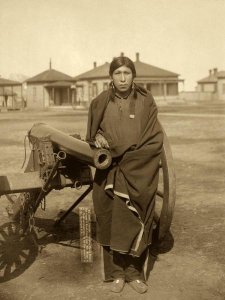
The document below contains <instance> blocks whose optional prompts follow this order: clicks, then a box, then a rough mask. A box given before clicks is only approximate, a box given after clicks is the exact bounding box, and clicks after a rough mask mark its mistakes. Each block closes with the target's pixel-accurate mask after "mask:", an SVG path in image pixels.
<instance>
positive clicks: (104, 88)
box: [103, 82, 108, 91]
mask: <svg viewBox="0 0 225 300" xmlns="http://www.w3.org/2000/svg"><path fill="white" fill-rule="evenodd" d="M107 90H108V82H103V91H107Z"/></svg>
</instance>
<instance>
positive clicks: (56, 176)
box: [0, 123, 176, 240]
mask: <svg viewBox="0 0 225 300" xmlns="http://www.w3.org/2000/svg"><path fill="white" fill-rule="evenodd" d="M28 139H29V142H30V145H31V151H30V156H29V159H28V162H27V165H26V168H25V170H24V173H20V174H6V175H0V196H2V195H5V196H6V197H7V198H8V200H9V202H10V206H9V207H8V208H7V211H8V214H9V216H10V219H11V220H12V221H13V222H14V223H16V224H19V230H20V234H21V235H25V234H26V233H27V232H29V231H31V229H32V227H33V225H34V215H35V212H36V211H37V209H38V207H39V206H40V205H42V203H43V200H44V199H45V197H46V196H47V195H48V194H49V193H50V192H51V191H52V190H53V189H55V190H60V189H64V188H67V187H70V188H76V189H79V188H80V187H82V186H87V189H86V190H85V191H84V192H83V193H82V194H81V195H80V196H79V197H78V199H76V200H75V202H74V203H73V204H72V205H71V206H70V207H69V208H68V209H67V210H66V211H65V212H63V214H62V215H60V217H58V218H57V219H56V220H55V225H56V226H57V225H59V224H60V223H61V222H62V221H63V220H64V219H65V218H66V217H67V216H68V214H69V213H70V212H71V211H72V210H74V209H75V208H76V207H77V206H78V205H79V204H80V202H81V201H82V200H83V199H84V198H85V197H86V196H87V195H88V194H89V193H90V192H91V191H92V187H93V175H92V174H93V169H92V167H93V168H99V169H105V168H108V167H109V166H110V164H111V162H112V157H111V155H110V152H109V151H108V150H107V149H96V148H95V147H93V146H92V145H90V144H88V143H87V142H85V141H83V140H82V139H81V138H80V136H78V135H73V136H71V135H68V134H65V133H63V132H62V131H59V130H57V129H55V128H52V127H50V126H48V125H47V124H44V123H36V124H34V125H33V127H32V128H31V129H30V130H29V132H28ZM159 171H160V176H159V178H160V180H159V185H158V191H157V196H156V209H155V218H154V219H155V223H156V228H155V230H154V231H155V233H156V236H157V239H158V240H162V239H163V238H164V237H165V235H166V233H167V232H168V231H169V229H170V226H171V222H172V218H173V212H174V205H175V198H176V184H175V181H176V180H175V171H174V164H173V157H172V152H171V148H170V144H169V141H168V138H167V135H166V133H165V132H164V144H163V151H162V153H161V159H160V164H159ZM15 194H16V195H15Z"/></svg>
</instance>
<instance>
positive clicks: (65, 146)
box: [28, 123, 112, 169]
mask: <svg viewBox="0 0 225 300" xmlns="http://www.w3.org/2000/svg"><path fill="white" fill-rule="evenodd" d="M28 136H29V140H30V141H31V143H35V141H36V140H37V139H40V138H44V137H48V139H49V140H50V141H51V142H52V144H53V148H54V149H57V150H61V151H65V152H66V153H67V154H70V155H71V156H73V157H74V158H76V159H77V160H79V161H81V162H84V163H86V164H88V165H91V166H93V167H95V168H97V169H106V168H108V167H109V166H110V165H111V162H112V157H111V154H110V152H109V151H108V150H107V149H97V148H94V147H91V146H90V145H89V144H88V143H87V142H85V141H82V140H80V139H78V138H75V137H72V136H70V135H68V134H65V133H63V132H62V131H60V130H57V129H55V128H53V127H51V126H49V125H47V124H44V123H36V124H34V125H33V127H32V128H31V129H30V131H29V134H28Z"/></svg>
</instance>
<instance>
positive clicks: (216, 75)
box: [197, 71, 225, 83]
mask: <svg viewBox="0 0 225 300" xmlns="http://www.w3.org/2000/svg"><path fill="white" fill-rule="evenodd" d="M224 77H225V71H219V72H216V73H213V74H211V75H209V76H207V77H204V78H203V79H200V80H198V81H197V82H198V83H215V82H217V80H218V78H224Z"/></svg>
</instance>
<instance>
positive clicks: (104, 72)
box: [74, 62, 109, 80]
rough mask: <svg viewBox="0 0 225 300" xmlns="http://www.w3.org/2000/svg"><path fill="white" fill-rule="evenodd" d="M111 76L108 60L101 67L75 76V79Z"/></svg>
mask: <svg viewBox="0 0 225 300" xmlns="http://www.w3.org/2000/svg"><path fill="white" fill-rule="evenodd" d="M108 77H109V63H108V62H106V63H104V64H103V65H101V66H99V67H95V68H94V69H92V70H89V71H87V72H84V73H82V74H80V75H78V76H75V77H74V80H80V79H93V78H108Z"/></svg>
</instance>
